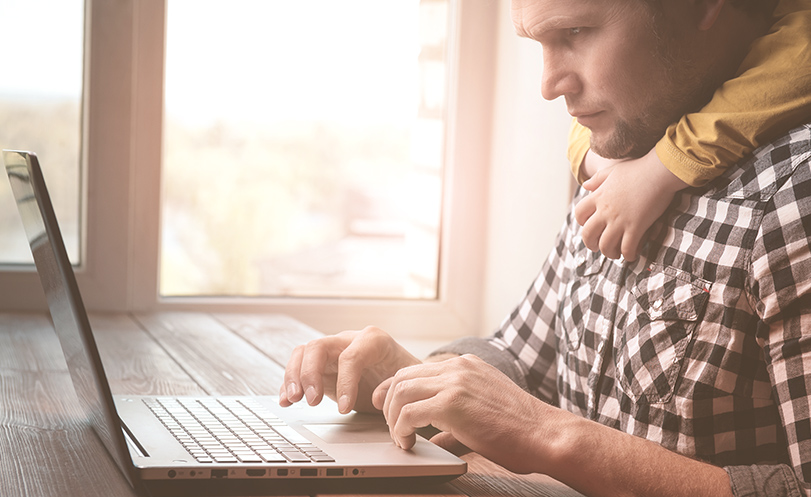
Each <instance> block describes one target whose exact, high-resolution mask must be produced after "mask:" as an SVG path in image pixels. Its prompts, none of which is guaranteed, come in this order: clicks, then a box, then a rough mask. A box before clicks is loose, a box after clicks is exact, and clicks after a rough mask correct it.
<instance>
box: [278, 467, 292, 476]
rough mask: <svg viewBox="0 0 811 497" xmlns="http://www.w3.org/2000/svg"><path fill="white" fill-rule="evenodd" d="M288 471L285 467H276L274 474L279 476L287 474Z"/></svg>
mask: <svg viewBox="0 0 811 497" xmlns="http://www.w3.org/2000/svg"><path fill="white" fill-rule="evenodd" d="M289 472H290V471H289V470H287V469H278V470H276V474H277V475H279V476H287V474H288V473H289Z"/></svg>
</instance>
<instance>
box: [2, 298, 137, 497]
mask: <svg viewBox="0 0 811 497" xmlns="http://www.w3.org/2000/svg"><path fill="white" fill-rule="evenodd" d="M0 392H1V393H2V401H0V495H2V496H3V497H17V496H21V497H22V496H25V497H40V496H41V497H51V496H54V495H67V496H80V495H81V496H89V497H94V496H99V497H108V496H111V495H115V496H133V495H135V494H134V493H133V491H132V489H131V488H130V486H129V484H128V483H127V481H126V480H125V479H124V476H123V475H122V474H121V473H120V472H119V470H118V467H117V466H116V465H115V464H114V462H113V460H112V458H110V456H109V455H108V454H107V451H106V449H105V448H104V447H103V445H102V444H101V441H100V440H99V439H98V437H97V436H96V434H95V433H94V432H93V430H92V428H91V427H90V424H89V423H88V421H87V419H86V418H85V416H84V413H83V412H82V410H81V408H80V407H79V404H78V399H77V398H76V394H75V392H74V390H73V384H72V383H71V381H70V377H69V375H68V373H67V367H66V366H65V361H64V357H63V356H62V352H61V349H60V347H59V342H58V340H57V338H56V334H55V333H54V331H53V328H52V327H51V324H50V321H49V320H47V319H46V318H44V317H43V316H41V315H9V314H3V315H0Z"/></svg>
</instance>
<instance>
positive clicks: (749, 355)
mask: <svg viewBox="0 0 811 497" xmlns="http://www.w3.org/2000/svg"><path fill="white" fill-rule="evenodd" d="M738 3H740V2H738ZM512 13H513V20H514V24H515V26H516V29H517V31H518V33H519V34H521V35H523V36H527V37H530V38H532V39H535V40H537V41H539V42H540V43H542V45H543V48H544V64H545V66H544V80H543V95H544V97H545V98H550V99H551V98H556V97H558V96H561V95H562V96H564V97H565V98H566V101H567V105H568V107H569V111H570V113H571V114H573V115H574V116H575V117H577V118H578V119H579V120H580V122H581V123H582V124H584V125H585V126H587V127H589V128H590V129H591V132H592V137H593V138H592V139H593V142H592V144H593V145H596V148H600V149H601V150H614V151H618V153H620V154H621V153H626V152H624V151H627V153H630V151H632V150H649V149H650V148H651V147H652V146H653V144H654V143H655V142H656V140H657V139H658V138H659V137H660V136H661V135H662V134H663V132H664V129H665V127H666V126H667V124H668V123H670V122H673V121H675V120H676V119H677V118H678V117H679V116H681V115H682V114H684V113H685V112H687V111H689V110H692V109H695V108H696V107H697V106H700V105H701V104H702V103H703V102H705V101H706V100H707V99H708V98H709V96H710V93H711V92H712V90H713V89H714V88H716V87H717V86H718V85H720V84H721V82H723V81H724V80H726V79H728V78H729V77H730V76H731V75H732V73H733V72H734V70H735V68H736V67H738V65H739V63H740V61H741V58H742V57H743V55H744V53H745V52H746V47H747V46H748V45H749V43H751V41H752V40H754V39H755V38H756V37H757V36H760V35H761V34H762V33H763V32H764V30H765V29H766V27H767V26H768V19H767V16H766V15H764V14H756V13H751V12H750V11H748V10H745V9H743V8H740V7H739V6H734V5H731V3H730V2H729V1H725V0H659V1H657V0H514V1H513V6H512ZM612 153H613V152H612ZM809 158H811V126H809V125H806V126H803V127H801V128H798V129H796V130H794V131H793V132H792V133H790V134H789V135H786V136H784V137H782V138H780V139H778V140H777V141H775V142H774V143H773V144H771V145H769V146H766V147H763V148H761V149H760V150H759V151H758V152H757V153H756V154H755V156H754V157H752V158H751V159H749V160H746V161H744V162H742V163H741V164H740V165H739V166H738V167H733V168H730V170H729V171H728V172H727V173H726V174H725V175H723V176H721V177H720V178H718V179H717V180H715V181H714V182H712V183H710V184H709V185H708V186H707V187H706V188H702V189H692V190H690V191H686V192H684V193H681V194H678V196H677V199H676V201H674V202H673V204H671V207H670V208H669V209H668V211H666V212H665V214H664V216H663V217H662V218H661V219H660V220H659V221H658V223H657V224H656V225H655V226H654V227H655V228H657V231H655V232H654V235H653V237H652V238H651V239H650V241H649V243H648V244H647V246H646V247H645V248H644V250H643V251H642V253H641V255H640V258H639V259H637V260H636V261H634V262H626V261H623V260H619V261H615V260H610V259H607V258H606V257H604V256H603V255H601V254H599V253H594V252H590V251H589V250H588V249H587V248H586V247H585V245H584V244H583V242H582V238H581V236H580V227H579V226H578V225H577V223H576V222H574V218H573V216H572V215H571V214H570V215H569V218H568V220H567V225H566V226H565V228H564V230H563V231H562V232H561V234H560V236H559V238H558V244H557V247H556V250H555V251H553V253H552V254H551V255H550V257H549V259H548V260H547V262H546V264H545V265H544V268H543V270H542V272H541V275H540V276H539V277H538V279H537V280H536V281H535V283H534V284H533V286H532V288H530V290H529V292H528V294H527V296H526V297H525V299H524V300H523V301H522V302H521V303H520V304H519V306H518V307H517V308H516V310H515V311H514V312H513V314H512V315H511V316H509V318H508V319H507V320H506V321H505V322H504V324H503V325H502V327H501V329H500V330H499V331H497V332H496V334H495V335H494V336H493V337H491V338H490V339H486V340H485V339H474V338H470V339H464V340H460V341H458V342H455V343H453V344H451V345H449V346H448V347H446V348H444V349H442V350H440V351H438V354H437V355H435V356H434V357H432V359H431V361H432V362H429V363H425V364H423V363H421V362H420V361H419V360H418V359H416V358H414V357H413V356H411V355H410V354H408V353H407V352H406V351H405V350H404V349H403V348H402V347H400V346H399V345H398V344H396V343H395V342H394V341H393V340H392V339H391V338H390V337H389V336H388V335H386V334H385V333H383V332H382V331H380V330H377V329H374V328H367V329H365V330H362V331H352V332H344V333H341V334H339V335H336V336H331V337H325V338H323V339H320V340H316V341H314V342H311V343H309V344H307V345H306V346H303V347H299V348H297V349H296V350H295V352H294V353H293V355H292V357H291V358H290V361H289V363H288V366H287V370H286V373H285V383H284V386H283V388H282V391H281V393H280V402H281V403H282V405H290V404H291V403H293V402H297V401H299V400H301V399H303V398H306V400H307V402H309V403H310V404H316V403H318V402H319V401H320V400H321V398H322V396H323V395H324V394H327V395H330V396H331V397H333V398H335V399H337V401H338V406H339V409H340V410H341V411H342V412H348V411H349V410H351V409H353V408H354V409H358V410H367V409H374V408H377V409H382V411H383V413H384V414H385V416H386V419H387V422H388V423H389V427H390V431H391V434H392V438H393V440H394V442H395V443H396V444H397V445H399V446H400V447H402V448H404V449H408V448H409V447H411V446H412V445H413V443H414V430H415V428H417V427H421V426H426V425H429V424H431V425H433V426H434V427H436V428H438V429H439V430H441V431H442V433H440V434H439V435H437V436H436V437H435V438H434V439H433V441H435V442H436V443H438V444H440V445H444V446H453V445H455V444H458V443H461V444H463V445H465V446H467V447H469V448H470V449H472V450H474V451H477V452H479V453H481V454H482V455H484V456H486V457H488V458H489V459H491V460H493V461H495V462H497V463H499V464H501V465H503V466H504V467H506V468H508V469H510V470H513V471H515V472H519V473H523V472H540V473H546V474H548V475H550V476H552V477H554V478H556V479H558V480H560V481H562V482H564V483H566V484H568V485H570V486H571V487H573V488H575V489H577V490H579V491H580V492H582V493H584V494H586V495H595V496H596V495H612V496H613V495H687V496H700V495H709V496H723V495H761V494H762V495H801V493H804V494H805V495H811V486H809V482H811V445H810V444H811V398H810V397H809V395H808V391H809V390H811V333H809V332H805V333H804V329H811V328H809V325H811V278H809V275H811V166H809ZM580 195H582V193H581V194H580ZM577 200H578V199H575V201H577ZM807 372H810V373H807Z"/></svg>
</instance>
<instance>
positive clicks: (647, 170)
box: [574, 150, 688, 261]
mask: <svg viewBox="0 0 811 497" xmlns="http://www.w3.org/2000/svg"><path fill="white" fill-rule="evenodd" d="M687 186H688V185H687V184H686V183H684V182H683V181H681V180H680V179H679V178H677V177H676V176H675V175H674V174H673V173H671V172H670V171H668V170H667V168H666V167H665V166H664V164H662V162H661V161H660V160H659V157H657V155H656V151H655V150H651V151H650V152H648V154H647V155H645V156H644V157H642V158H639V159H634V160H627V161H621V162H617V163H615V164H612V165H610V166H608V167H604V168H601V169H599V170H598V171H597V172H596V173H595V174H594V175H593V176H592V177H591V178H590V179H589V180H588V181H586V182H585V183H583V188H585V189H587V190H589V191H590V192H591V193H590V194H589V195H588V196H587V197H585V198H584V199H583V200H581V201H580V203H579V204H577V206H576V207H575V211H574V212H575V218H576V219H577V222H578V223H579V224H580V225H581V226H583V231H582V236H583V242H584V243H585V244H586V247H588V248H589V249H591V250H595V251H596V250H599V251H600V252H602V253H603V255H605V256H606V257H609V258H611V259H617V258H619V257H620V255H622V256H623V257H625V259H626V260H628V261H633V260H636V258H637V257H638V256H639V246H640V243H641V241H642V237H643V236H644V235H645V232H646V231H647V230H648V228H650V226H651V225H652V224H653V223H654V221H656V220H657V219H658V218H659V216H661V215H662V213H663V212H664V211H665V209H667V206H668V205H670V201H671V200H673V196H674V195H675V194H676V192H677V191H679V190H681V189H683V188H686V187H687Z"/></svg>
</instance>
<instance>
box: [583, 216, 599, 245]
mask: <svg viewBox="0 0 811 497" xmlns="http://www.w3.org/2000/svg"><path fill="white" fill-rule="evenodd" d="M603 231H605V221H604V220H603V219H602V218H600V216H592V217H591V218H590V219H589V220H588V221H587V222H586V223H585V224H584V225H583V230H582V231H581V232H580V236H581V237H582V238H583V243H584V244H586V247H588V249H589V250H592V251H594V252H597V251H598V250H600V238H601V237H602V235H603Z"/></svg>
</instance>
